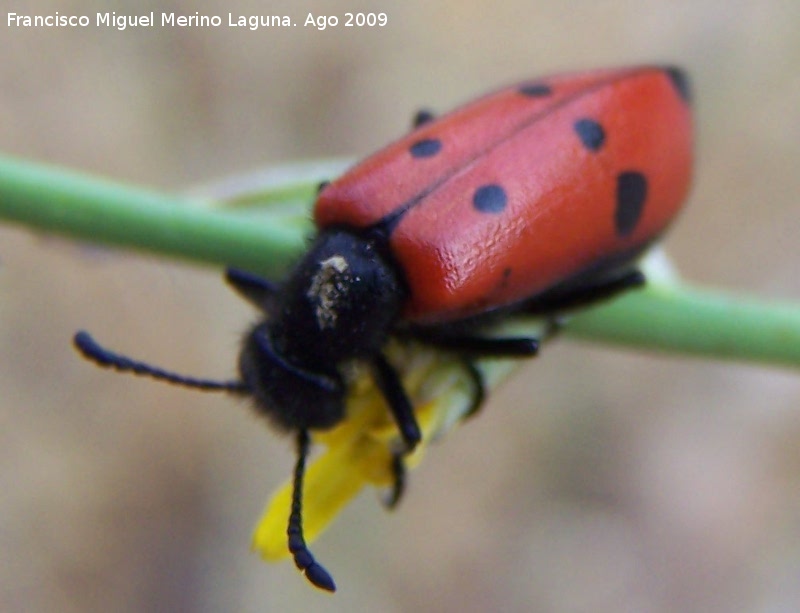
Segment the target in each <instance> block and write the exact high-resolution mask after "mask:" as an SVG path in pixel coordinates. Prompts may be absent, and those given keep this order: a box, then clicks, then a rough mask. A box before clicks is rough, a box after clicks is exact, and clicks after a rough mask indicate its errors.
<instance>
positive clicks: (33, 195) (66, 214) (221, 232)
mask: <svg viewBox="0 0 800 613" xmlns="http://www.w3.org/2000/svg"><path fill="white" fill-rule="evenodd" d="M203 204H204V203H203V202H202V201H200V200H190V199H187V198H180V197H177V196H171V195H167V194H161V193H158V192H153V191H149V190H145V189H141V188H136V187H130V186H127V185H121V184H118V183H113V182H110V181H106V180H103V179H98V178H95V177H90V176H87V175H81V174H78V173H73V172H68V171H65V170H61V169H57V168H52V167H47V166H43V165H39V164H33V163H29V162H23V161H19V160H15V159H12V158H8V157H0V217H1V218H3V219H6V220H9V221H15V222H19V223H21V224H24V225H26V226H28V227H30V228H38V229H41V230H47V231H50V232H56V233H59V234H66V235H69V236H72V237H75V238H79V239H83V240H86V241H91V242H96V243H104V244H109V245H115V246H119V247H135V248H137V249H141V250H144V251H150V252H156V253H163V254H167V255H172V256H179V257H182V258H187V259H192V260H197V261H201V262H206V263H214V264H229V265H232V266H237V267H240V268H246V269H249V270H252V271H254V272H259V273H262V274H265V275H272V274H279V273H280V272H281V271H285V270H286V267H287V266H288V265H289V264H290V262H291V261H292V260H293V259H294V257H295V256H296V254H297V253H298V252H299V251H300V250H301V249H302V248H303V232H302V231H301V230H300V229H299V228H297V227H283V226H277V225H269V224H264V223H261V224H259V223H254V222H253V220H252V219H250V218H247V217H244V216H242V215H237V214H235V213H234V212H226V211H223V210H218V209H214V208H212V207H209V206H203Z"/></svg>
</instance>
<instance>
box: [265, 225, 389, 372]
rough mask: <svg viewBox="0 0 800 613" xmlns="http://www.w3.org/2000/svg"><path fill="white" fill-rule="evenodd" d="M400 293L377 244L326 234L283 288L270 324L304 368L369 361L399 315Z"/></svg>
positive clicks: (278, 342)
mask: <svg viewBox="0 0 800 613" xmlns="http://www.w3.org/2000/svg"><path fill="white" fill-rule="evenodd" d="M402 287H403V286H402V282H401V281H400V279H399V275H398V273H397V272H396V271H395V269H394V266H393V265H391V264H389V263H388V262H387V261H386V260H385V259H384V257H382V256H381V254H380V253H379V251H378V249H377V248H376V245H375V243H374V241H371V240H368V239H365V238H364V237H361V236H358V235H355V234H352V233H350V232H346V231H341V230H335V231H334V230H332V231H327V232H322V233H321V234H320V235H319V237H318V238H317V240H316V241H315V242H314V244H313V245H312V247H311V249H310V250H309V251H308V253H307V254H306V256H305V257H304V258H303V260H302V261H301V262H300V263H299V264H298V265H297V267H296V268H295V270H294V272H293V273H292V275H291V276H290V277H289V279H288V280H287V281H286V283H285V285H284V286H283V288H282V291H281V296H280V298H279V300H278V308H277V309H276V311H277V312H276V313H274V315H273V317H272V318H271V320H272V322H271V327H272V331H273V337H274V340H275V343H276V346H277V347H278V348H279V350H281V351H283V352H284V354H285V357H286V358H287V359H289V360H292V361H295V362H297V363H300V364H302V365H303V366H304V367H313V366H314V364H315V363H324V364H325V365H326V367H328V368H329V367H330V366H331V363H338V362H340V361H342V360H347V359H352V358H364V357H369V356H370V355H373V354H374V353H375V352H377V351H378V350H379V349H380V347H381V346H383V344H384V343H385V342H386V339H387V336H388V335H389V333H390V331H391V328H392V327H393V326H394V323H395V321H396V319H397V317H398V316H399V314H400V310H401V307H402V303H403V301H404V299H405V292H404V290H403V289H402Z"/></svg>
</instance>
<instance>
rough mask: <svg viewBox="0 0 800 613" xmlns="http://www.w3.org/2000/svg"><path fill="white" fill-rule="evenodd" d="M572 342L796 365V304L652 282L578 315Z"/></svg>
mask: <svg viewBox="0 0 800 613" xmlns="http://www.w3.org/2000/svg"><path fill="white" fill-rule="evenodd" d="M565 334H566V335H568V336H572V337H576V338H584V339H591V340H594V341H601V342H613V343H615V344H620V345H627V346H632V347H639V348H647V349H653V350H658V351H672V352H680V353H684V354H693V355H697V356H706V357H714V358H723V359H733V360H746V361H754V362H764V363H771V364H776V365H777V364H780V365H784V366H794V367H797V366H800V305H797V304H790V303H780V302H766V301H762V300H757V299H754V298H750V297H744V296H735V295H733V294H729V293H726V292H723V291H719V290H712V289H708V288H696V287H691V286H689V285H685V284H682V283H681V284H679V285H663V284H657V283H653V284H650V285H648V286H647V288H645V289H643V290H641V291H635V292H631V293H630V294H627V295H625V296H623V297H621V298H620V299H618V300H615V301H614V302H612V303H609V304H604V305H600V306H597V307H595V308H592V309H588V310H586V311H584V312H582V313H580V314H579V315H576V316H575V317H574V318H573V319H572V320H571V321H570V325H569V326H568V327H567V329H566V330H565Z"/></svg>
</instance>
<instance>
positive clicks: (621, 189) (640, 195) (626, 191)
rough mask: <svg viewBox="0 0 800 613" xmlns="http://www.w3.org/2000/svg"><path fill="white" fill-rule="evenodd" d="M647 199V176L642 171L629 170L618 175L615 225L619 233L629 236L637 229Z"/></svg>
mask: <svg viewBox="0 0 800 613" xmlns="http://www.w3.org/2000/svg"><path fill="white" fill-rule="evenodd" d="M646 200H647V178H646V177H645V176H644V175H643V174H642V173H640V172H636V171H635V170H629V171H626V172H622V173H620V174H619V176H618V177H617V209H616V211H615V212H614V225H615V226H616V229H617V234H619V235H620V236H628V235H629V234H630V233H631V232H633V231H634V230H635V229H636V224H637V223H638V222H639V219H640V218H641V216H642V211H643V210H644V204H645V201H646Z"/></svg>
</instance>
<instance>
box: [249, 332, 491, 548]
mask: <svg viewBox="0 0 800 613" xmlns="http://www.w3.org/2000/svg"><path fill="white" fill-rule="evenodd" d="M387 356H388V358H389V360H390V361H391V362H392V364H393V365H394V366H395V367H396V368H397V369H398V371H399V372H400V375H401V378H402V380H403V385H404V387H405V390H406V392H407V393H408V395H409V398H410V400H411V402H412V404H413V405H414V407H415V415H416V417H417V421H418V423H419V426H420V429H421V430H422V441H421V442H420V444H419V445H417V447H416V449H415V450H414V452H413V453H412V454H410V455H408V456H406V457H405V458H404V460H405V465H406V467H407V468H413V467H415V466H416V465H417V464H419V461H420V460H421V459H422V456H423V455H424V453H425V449H426V448H427V446H428V445H429V444H430V442H431V441H432V440H434V439H435V438H436V437H437V436H439V435H440V434H441V433H443V432H444V431H446V430H447V429H449V428H450V427H451V426H452V425H453V424H454V423H455V422H457V421H459V420H460V419H461V418H462V417H463V416H464V414H465V413H466V412H467V411H468V409H469V408H470V406H471V403H472V399H473V397H474V394H475V384H474V382H473V381H472V379H471V377H470V375H469V373H468V372H467V370H466V369H465V368H464V365H463V362H462V361H461V360H460V359H459V358H457V357H455V356H453V355H452V354H447V353H443V352H440V351H436V350H434V349H430V348H427V347H423V346H420V345H417V344H411V345H400V344H396V343H393V344H391V346H390V347H389V348H388V350H387ZM350 387H351V389H350V392H349V394H348V399H347V413H346V418H345V420H344V421H343V422H342V423H341V424H339V425H338V426H336V427H335V428H333V429H332V430H328V431H324V432H312V440H313V442H314V443H316V444H319V445H322V446H324V447H325V448H326V449H325V451H324V452H323V453H322V454H320V456H319V457H317V458H316V459H315V460H313V461H312V462H311V463H310V465H309V466H308V468H307V470H306V474H305V481H304V487H303V531H304V534H305V538H306V541H307V542H308V543H311V542H313V541H314V540H315V539H316V538H317V537H318V536H319V535H320V534H321V533H322V532H323V531H324V530H325V529H326V528H327V527H328V525H329V524H330V523H331V521H333V519H334V518H335V517H336V515H337V514H338V513H339V512H340V511H341V510H342V508H343V507H344V506H345V505H346V504H347V503H348V502H349V501H350V500H351V499H353V498H354V497H355V496H356V495H357V494H358V493H359V491H361V488H363V487H364V486H365V485H368V484H369V485H374V486H378V487H391V486H392V485H393V482H394V473H393V472H392V452H393V450H396V449H399V448H400V446H401V439H400V435H399V433H398V430H397V427H396V425H395V423H394V421H393V419H392V416H391V414H390V413H389V410H388V408H387V407H386V404H385V401H384V399H383V397H382V396H381V394H380V392H379V391H378V390H377V389H376V387H375V386H374V384H373V382H372V379H371V377H370V376H369V373H367V372H365V371H357V372H354V373H353V376H352V378H351V386H350ZM291 495H292V483H291V480H289V481H287V482H286V483H284V484H283V485H282V486H281V487H280V489H278V491H277V492H276V493H275V494H274V495H273V497H272V499H271V501H270V502H269V504H268V505H267V508H266V510H265V512H264V514H263V516H262V517H261V519H260V521H259V522H258V525H257V526H256V529H255V533H254V535H253V549H254V550H256V551H258V552H259V553H260V554H261V556H262V557H264V558H265V559H268V560H279V559H282V558H285V557H287V556H288V555H289V551H288V549H287V537H286V526H287V522H288V520H289V508H290V504H291Z"/></svg>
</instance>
